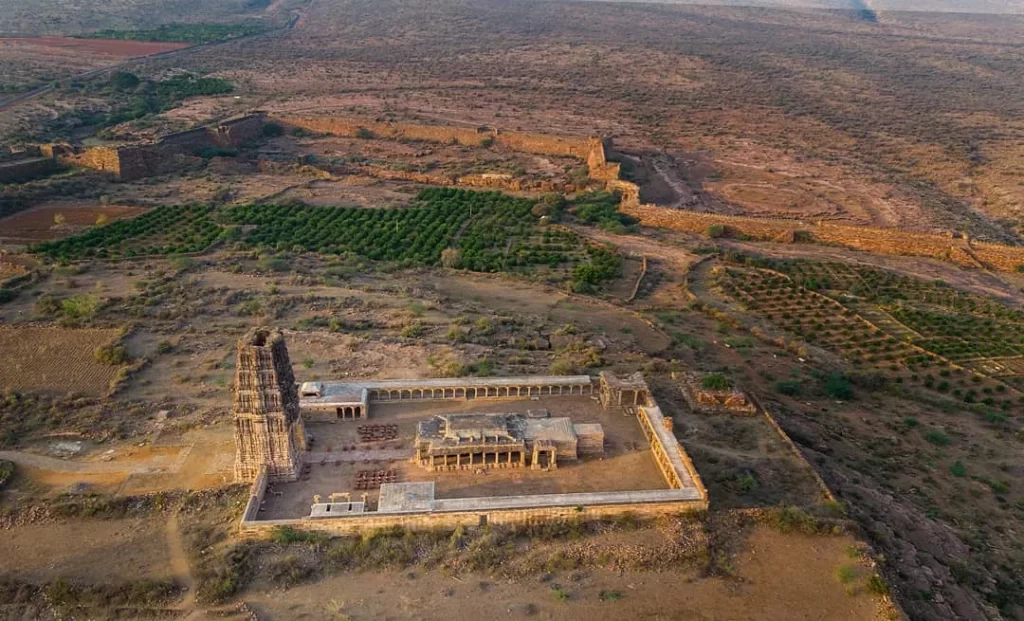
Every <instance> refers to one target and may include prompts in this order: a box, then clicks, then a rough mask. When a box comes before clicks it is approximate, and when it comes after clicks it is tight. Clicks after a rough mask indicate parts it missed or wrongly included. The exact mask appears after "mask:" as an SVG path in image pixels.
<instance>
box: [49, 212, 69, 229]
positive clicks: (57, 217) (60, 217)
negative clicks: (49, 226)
mask: <svg viewBox="0 0 1024 621" xmlns="http://www.w3.org/2000/svg"><path fill="white" fill-rule="evenodd" d="M67 221H68V219H67V216H65V215H64V214H62V213H58V214H54V216H53V223H54V224H56V225H57V226H60V225H62V224H64V223H65V222H67Z"/></svg>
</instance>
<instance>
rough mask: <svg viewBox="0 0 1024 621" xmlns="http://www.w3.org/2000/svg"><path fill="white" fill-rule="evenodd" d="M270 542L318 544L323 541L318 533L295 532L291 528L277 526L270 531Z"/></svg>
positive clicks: (295, 530) (322, 537)
mask: <svg viewBox="0 0 1024 621" xmlns="http://www.w3.org/2000/svg"><path fill="white" fill-rule="evenodd" d="M270 540H271V541H273V542H274V543H280V544H291V543H319V542H321V541H323V540H324V536H323V535H322V534H320V533H315V532H310V531H305V530H297V529H295V528H292V527H291V526H278V527H276V528H274V530H273V531H271V534H270Z"/></svg>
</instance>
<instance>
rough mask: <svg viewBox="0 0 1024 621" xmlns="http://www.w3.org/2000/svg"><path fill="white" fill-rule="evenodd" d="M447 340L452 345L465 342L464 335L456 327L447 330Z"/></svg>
mask: <svg viewBox="0 0 1024 621" xmlns="http://www.w3.org/2000/svg"><path fill="white" fill-rule="evenodd" d="M448 340H449V341H451V342H452V343H464V342H466V333H465V331H463V330H462V329H460V328H459V327H458V326H452V327H451V328H448Z"/></svg>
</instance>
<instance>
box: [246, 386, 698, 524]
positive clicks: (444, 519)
mask: <svg viewBox="0 0 1024 621" xmlns="http://www.w3.org/2000/svg"><path fill="white" fill-rule="evenodd" d="M506 397H507V395H506ZM637 422H638V423H639V424H640V425H641V427H642V428H643V430H644V434H645V435H646V436H647V438H648V440H649V441H650V443H651V449H652V453H654V454H655V455H656V457H655V463H656V464H657V465H658V468H659V469H660V471H661V473H662V476H663V477H664V479H665V482H666V484H667V485H668V486H669V488H671V489H681V488H682V487H684V485H683V482H682V481H681V480H680V477H679V476H678V475H677V474H676V472H675V471H674V470H673V468H672V466H671V464H670V463H669V462H670V460H669V459H668V454H669V451H671V452H672V453H674V454H676V455H678V456H679V458H680V459H681V460H682V464H683V468H684V469H685V470H686V473H687V474H688V475H689V478H690V480H691V482H692V484H693V488H694V489H696V491H697V495H698V497H697V498H696V499H681V500H672V501H645V502H607V503H605V504H592V505H587V504H583V505H577V504H566V505H564V506H558V507H532V508H521V507H516V508H507V509H494V508H486V509H480V510H476V511H431V512H422V511H421V512H410V513H405V514H403V513H384V514H379V513H377V512H366V513H361V514H352V515H347V516H345V517H339V518H333V519H312V518H308V517H304V518H298V519H290V520H259V519H258V515H259V508H260V504H261V503H262V502H263V498H264V496H265V494H266V489H267V484H268V481H269V476H268V474H267V469H266V467H262V468H260V470H259V472H258V474H257V476H256V480H255V481H254V482H253V484H252V487H251V488H250V492H249V501H248V503H247V504H246V507H245V511H244V513H243V514H242V519H241V521H240V523H239V531H240V532H241V533H242V534H243V535H247V536H252V537H266V536H269V535H270V533H271V532H272V531H273V530H274V529H276V528H279V527H289V528H295V529H301V530H308V531H318V532H323V533H327V534H333V535H353V534H361V533H367V532H372V531H374V530H379V529H381V528H393V527H396V526H397V527H402V528H409V529H430V528H444V529H452V528H457V527H459V526H463V527H471V526H479V525H481V524H483V523H487V524H508V525H517V524H531V523H541V522H549V521H553V520H572V519H584V520H586V519H598V518H602V517H608V516H615V515H623V514H627V513H628V514H631V515H635V516H636V517H638V518H642V519H646V518H654V517H658V516H663V515H677V514H680V513H690V512H695V511H707V509H708V493H707V489H706V488H705V487H704V483H703V481H702V480H701V478H700V474H699V473H698V472H697V468H696V467H695V466H694V465H693V462H692V461H691V460H690V456H689V455H687V453H686V451H685V450H683V447H682V445H680V444H679V442H678V440H677V441H675V442H674V443H672V444H674V446H665V444H664V443H663V442H662V440H661V438H660V436H659V434H658V433H656V432H655V431H654V430H655V428H656V427H658V428H666V426H665V420H664V417H663V415H662V414H661V409H660V408H659V407H658V404H657V402H656V401H655V400H654V398H653V397H651V396H650V393H649V392H648V396H647V399H646V400H645V402H644V404H643V405H641V406H639V407H637ZM672 437H673V438H674V436H672ZM659 457H660V458H659ZM595 495H596V494H595Z"/></svg>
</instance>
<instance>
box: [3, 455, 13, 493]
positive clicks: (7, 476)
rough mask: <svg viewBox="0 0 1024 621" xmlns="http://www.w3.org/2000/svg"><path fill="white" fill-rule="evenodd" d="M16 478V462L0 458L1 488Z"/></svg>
mask: <svg viewBox="0 0 1024 621" xmlns="http://www.w3.org/2000/svg"><path fill="white" fill-rule="evenodd" d="M13 478H14V462H13V461H7V460H3V459H0V489H3V488H4V486H5V485H7V483H8V482H9V481H10V480H11V479H13Z"/></svg>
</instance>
